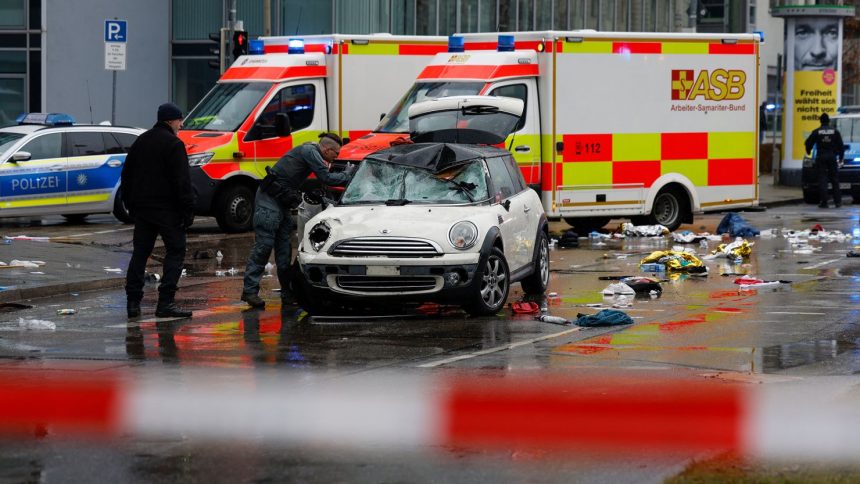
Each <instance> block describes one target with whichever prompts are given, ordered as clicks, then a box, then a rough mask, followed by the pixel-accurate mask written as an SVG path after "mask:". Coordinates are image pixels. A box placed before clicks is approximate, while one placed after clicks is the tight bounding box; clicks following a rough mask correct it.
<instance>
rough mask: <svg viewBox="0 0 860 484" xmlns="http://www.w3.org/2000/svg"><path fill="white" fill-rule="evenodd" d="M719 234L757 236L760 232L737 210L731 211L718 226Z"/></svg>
mask: <svg viewBox="0 0 860 484" xmlns="http://www.w3.org/2000/svg"><path fill="white" fill-rule="evenodd" d="M717 233H718V234H729V235H731V236H732V237H755V236H756V235H758V234H759V233H760V232H759V230H758V229H756V228H754V227H753V226H751V225H750V224H749V222H747V221H746V220H744V218H743V217H741V216H740V215H738V214H737V213H735V212H729V213H727V214H726V216H725V217H723V219H722V220H721V221H720V225H718V226H717Z"/></svg>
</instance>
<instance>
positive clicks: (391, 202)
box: [385, 198, 412, 206]
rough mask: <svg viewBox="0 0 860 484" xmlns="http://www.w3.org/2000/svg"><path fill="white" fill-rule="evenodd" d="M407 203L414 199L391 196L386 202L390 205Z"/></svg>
mask: <svg viewBox="0 0 860 484" xmlns="http://www.w3.org/2000/svg"><path fill="white" fill-rule="evenodd" d="M407 203H412V200H407V199H405V198H389V199H388V200H386V201H385V204H386V205H388V206H403V205H406V204H407Z"/></svg>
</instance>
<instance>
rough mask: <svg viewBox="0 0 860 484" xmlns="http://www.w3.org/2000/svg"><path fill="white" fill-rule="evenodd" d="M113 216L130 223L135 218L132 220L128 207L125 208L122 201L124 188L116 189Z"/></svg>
mask: <svg viewBox="0 0 860 484" xmlns="http://www.w3.org/2000/svg"><path fill="white" fill-rule="evenodd" d="M112 213H113V216H114V217H115V218H116V219H117V220H119V221H120V222H122V223H124V224H130V223H132V222H133V221H134V220H132V218H131V215H129V213H128V209H127V208H125V204H124V203H122V188H119V189H118V190H117V191H116V197H114V199H113V212H112Z"/></svg>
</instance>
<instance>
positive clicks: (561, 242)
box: [558, 229, 579, 249]
mask: <svg viewBox="0 0 860 484" xmlns="http://www.w3.org/2000/svg"><path fill="white" fill-rule="evenodd" d="M558 247H559V249H573V248H576V247H579V234H577V233H576V232H574V231H573V230H572V229H571V230H566V231H565V232H564V233H563V234H561V238H559V239H558Z"/></svg>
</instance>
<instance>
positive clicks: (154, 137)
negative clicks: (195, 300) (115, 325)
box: [120, 103, 194, 318]
mask: <svg viewBox="0 0 860 484" xmlns="http://www.w3.org/2000/svg"><path fill="white" fill-rule="evenodd" d="M181 127H182V111H181V110H180V109H179V108H178V107H177V106H176V105H174V104H171V103H166V104H162V105H161V106H159V107H158V122H157V123H155V126H153V127H152V129H150V130H149V131H147V132H145V133H143V134H142V135H140V136H139V137H138V138H137V140H136V141H135V142H134V144H133V145H131V148H130V149H129V152H128V156H127V157H126V159H125V163H124V165H123V167H122V174H121V176H120V179H121V181H120V186H121V187H122V201H123V203H124V204H125V206H126V208H127V209H128V211H129V214H130V215H131V217H132V218H133V219H134V236H133V245H134V250H133V252H132V254H131V260H130V261H129V262H128V271H127V272H126V284H125V293H126V297H127V303H126V310H127V312H128V317H129V318H135V317H138V316H140V301H141V299H143V286H144V274H145V270H146V260H147V259H148V258H149V256H150V255H151V254H152V249H153V247H154V246H155V239H156V238H157V237H158V236H159V235H160V236H161V240H162V241H163V242H164V248H165V250H166V254H165V256H164V275H163V276H162V278H161V284H159V286H158V305H157V306H156V309H155V316H156V317H160V318H190V317H191V311H187V310H185V309H182V308H180V307H179V306H177V304H176V302H175V296H176V291H177V289H178V284H179V276H180V275H181V274H182V261H183V260H185V232H186V230H187V229H188V227H190V226H191V224H192V223H194V191H193V189H192V187H191V175H190V172H189V168H188V155H187V154H186V151H185V143H183V142H182V140H180V139H179V138H178V137H177V136H176V134H177V133H178V132H179V128H181Z"/></svg>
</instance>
